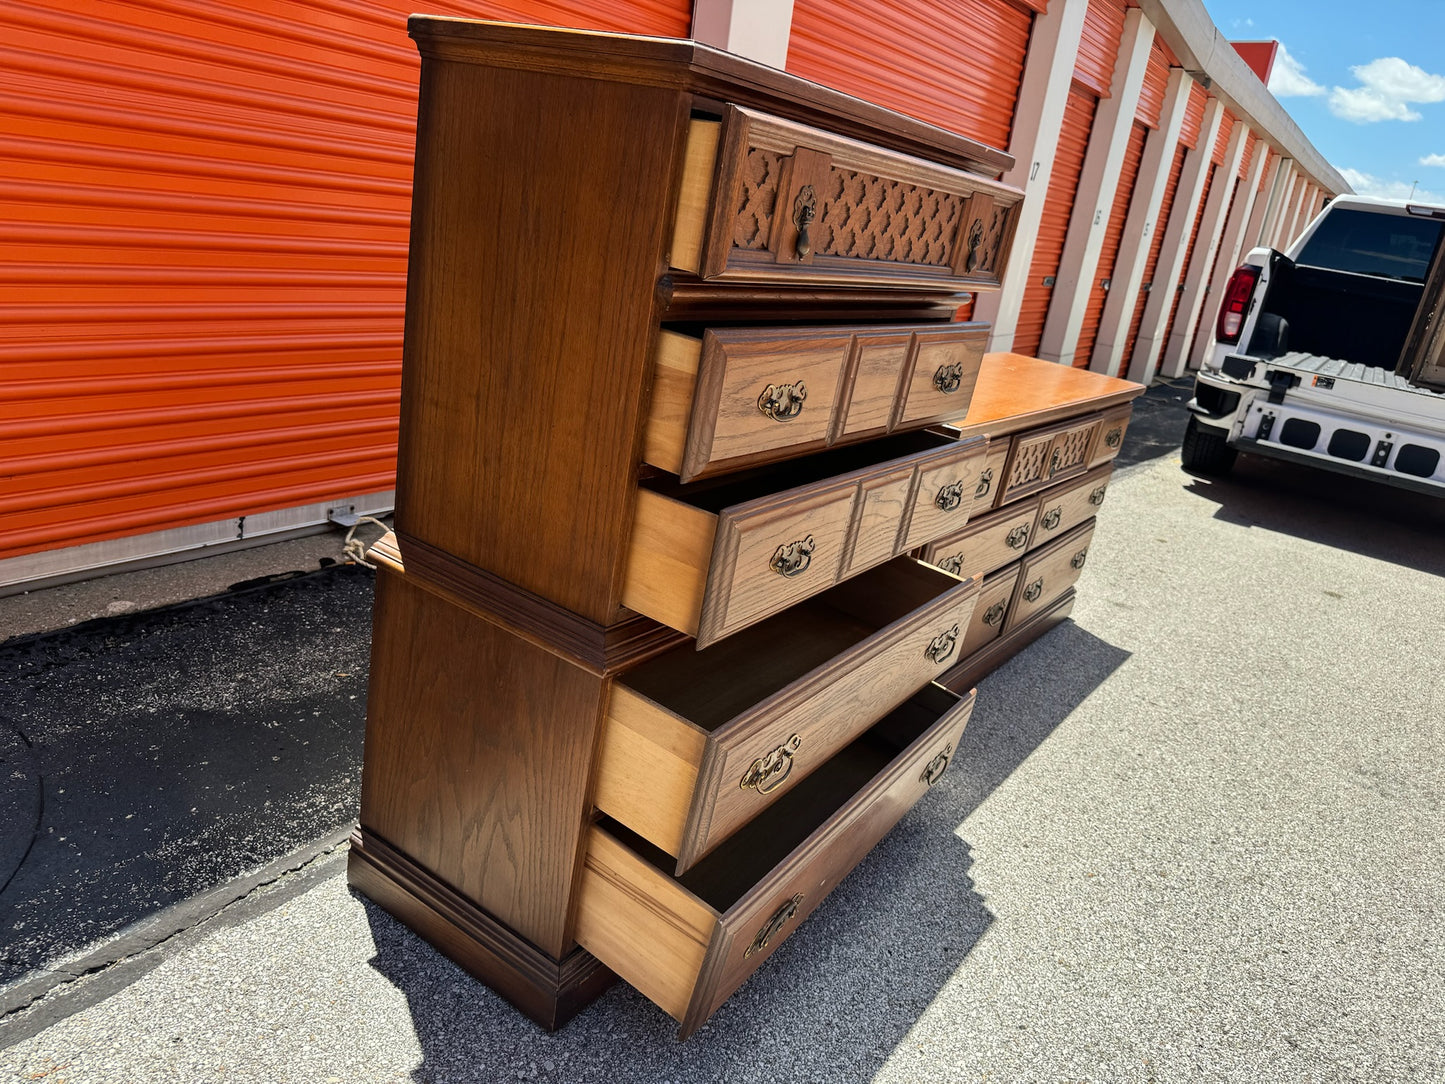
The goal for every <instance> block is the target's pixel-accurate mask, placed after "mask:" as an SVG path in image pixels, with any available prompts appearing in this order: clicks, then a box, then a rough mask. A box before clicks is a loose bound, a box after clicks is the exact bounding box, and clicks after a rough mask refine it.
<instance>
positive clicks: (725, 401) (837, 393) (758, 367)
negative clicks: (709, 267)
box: [643, 323, 988, 482]
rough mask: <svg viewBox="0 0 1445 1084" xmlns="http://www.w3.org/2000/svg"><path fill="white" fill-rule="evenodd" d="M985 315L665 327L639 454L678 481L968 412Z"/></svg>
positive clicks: (980, 357) (984, 337)
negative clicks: (950, 319)
mask: <svg viewBox="0 0 1445 1084" xmlns="http://www.w3.org/2000/svg"><path fill="white" fill-rule="evenodd" d="M987 338H988V325H987V324H971V323H963V324H961V323H935V324H879V325H870V326H865V327H832V326H829V327H764V328H756V327H753V328H750V327H710V328H703V329H697V330H689V331H683V330H676V329H664V330H663V331H662V333H661V334H660V335H659V337H658V344H657V354H656V357H655V360H654V364H653V386H652V399H651V405H650V409H649V414H648V420H647V433H646V442H645V445H644V449H643V458H644V459H645V460H646V461H647V462H648V463H651V464H652V465H653V466H655V467H661V468H662V469H663V470H667V471H671V472H672V473H673V474H676V475H679V476H680V477H681V479H682V481H684V482H690V481H692V480H693V479H695V478H705V477H708V476H710V475H714V474H720V473H722V472H724V471H728V470H736V469H738V468H740V467H748V466H755V465H757V464H759V463H767V462H772V461H775V460H779V459H785V458H788V457H790V456H797V455H803V454H805V453H807V452H811V451H818V450H820V449H822V448H827V447H833V446H836V445H840V444H849V443H852V442H854V441H859V440H868V439H872V438H874V437H881V436H886V435H887V434H888V433H892V432H904V431H906V430H910V429H920V428H922V427H924V426H927V425H931V424H933V423H935V422H940V421H946V420H950V419H957V418H962V417H963V416H964V415H965V414H967V413H968V404H969V400H970V398H971V397H972V394H973V386H974V383H975V381H976V380H977V379H978V369H979V364H980V363H981V362H982V360H983V350H984V343H985V341H986V340H987Z"/></svg>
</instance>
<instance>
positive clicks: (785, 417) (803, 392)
mask: <svg viewBox="0 0 1445 1084" xmlns="http://www.w3.org/2000/svg"><path fill="white" fill-rule="evenodd" d="M807 398H808V386H807V385H806V384H804V383H803V382H802V381H801V380H799V381H798V382H797V383H796V384H769V385H768V386H767V387H766V388H764V389H763V394H761V395H759V396H758V409H759V410H760V411H762V412H763V413H764V414H766V415H767V416H768V417H769V418H772V419H773V421H775V422H786V421H790V420H791V419H793V418H796V417H797V416H798V415H799V414H801V413H803V400H805V399H807Z"/></svg>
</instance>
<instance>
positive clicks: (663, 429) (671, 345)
mask: <svg viewBox="0 0 1445 1084" xmlns="http://www.w3.org/2000/svg"><path fill="white" fill-rule="evenodd" d="M701 360H702V343H701V342H699V341H698V340H697V339H695V338H693V337H692V336H691V335H680V334H678V333H677V332H675V331H667V330H665V329H664V330H663V331H661V332H659V333H658V336H657V352H656V355H655V356H654V359H653V364H652V401H651V403H650V404H649V405H648V409H647V432H646V434H645V435H644V437H643V443H642V458H643V461H644V462H647V463H651V464H652V465H653V466H654V467H661V468H662V469H663V470H666V471H671V472H672V473H673V474H681V473H682V461H683V455H684V453H685V452H686V450H687V427H688V420H689V419H690V418H691V417H692V403H693V389H694V388H695V387H696V385H697V371H698V366H699V364H700V363H701Z"/></svg>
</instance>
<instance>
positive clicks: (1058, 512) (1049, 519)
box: [1039, 505, 1064, 531]
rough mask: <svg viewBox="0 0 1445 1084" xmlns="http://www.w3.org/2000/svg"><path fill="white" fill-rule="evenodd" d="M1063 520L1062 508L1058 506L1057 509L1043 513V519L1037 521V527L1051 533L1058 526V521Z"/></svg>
mask: <svg viewBox="0 0 1445 1084" xmlns="http://www.w3.org/2000/svg"><path fill="white" fill-rule="evenodd" d="M1063 518H1064V506H1063V505H1059V506H1058V507H1057V508H1050V509H1049V510H1048V511H1047V512H1045V513H1044V518H1043V519H1042V520H1040V521H1039V526H1040V527H1042V528H1043V529H1044V530H1046V531H1052V530H1053V529H1054V528H1055V527H1057V526H1058V525H1059V520H1061V519H1063Z"/></svg>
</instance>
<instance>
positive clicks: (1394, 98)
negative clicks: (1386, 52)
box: [1330, 56, 1445, 124]
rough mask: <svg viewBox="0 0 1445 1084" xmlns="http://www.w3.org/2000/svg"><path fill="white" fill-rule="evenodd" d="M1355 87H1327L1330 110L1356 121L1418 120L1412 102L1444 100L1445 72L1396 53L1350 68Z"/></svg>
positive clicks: (1359, 122) (1362, 122)
mask: <svg viewBox="0 0 1445 1084" xmlns="http://www.w3.org/2000/svg"><path fill="white" fill-rule="evenodd" d="M1350 71H1351V72H1353V73H1354V76H1355V78H1356V79H1358V80H1359V81H1360V85H1359V86H1357V87H1349V88H1346V87H1335V88H1334V89H1333V90H1332V91H1330V112H1331V113H1333V114H1334V115H1335V116H1337V117H1340V118H1341V119H1343V120H1351V121H1354V122H1355V123H1356V124H1370V123H1372V122H1374V121H1381V120H1419V119H1420V114H1419V113H1417V112H1416V111H1415V110H1413V109H1411V108H1410V106H1411V105H1419V104H1426V103H1431V102H1445V75H1431V74H1430V73H1429V72H1427V71H1425V69H1423V68H1417V67H1416V66H1415V65H1413V64H1410V63H1407V62H1406V61H1404V60H1401V59H1400V58H1399V57H1397V56H1385V57H1380V58H1379V59H1378V60H1372V61H1370V62H1369V63H1368V64H1361V65H1358V66H1357V67H1353V68H1351V69H1350Z"/></svg>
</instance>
